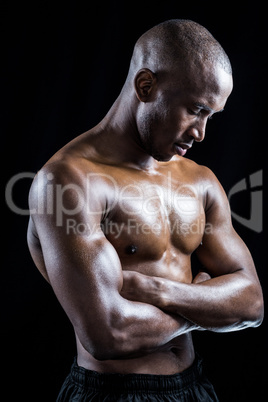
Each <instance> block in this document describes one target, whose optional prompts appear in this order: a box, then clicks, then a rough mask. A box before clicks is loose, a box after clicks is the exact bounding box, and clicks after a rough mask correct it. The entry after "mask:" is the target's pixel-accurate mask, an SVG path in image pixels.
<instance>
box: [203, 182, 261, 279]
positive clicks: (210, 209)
mask: <svg viewBox="0 0 268 402" xmlns="http://www.w3.org/2000/svg"><path fill="white" fill-rule="evenodd" d="M197 256H198V258H199V260H200V261H201V263H202V264H203V265H204V266H205V268H206V269H207V271H208V273H209V274H210V275H212V276H213V277H216V276H220V275H224V274H229V273H233V272H236V271H239V270H244V272H245V273H246V274H248V275H250V276H251V275H255V267H254V263H253V260H252V257H251V254H250V252H249V250H248V248H247V246H246V245H245V243H244V242H243V240H242V239H241V238H240V236H239V235H238V234H237V233H236V231H235V230H234V228H233V225H232V220H231V212H230V206H229V202H228V199H227V196H226V194H225V192H224V190H223V188H222V186H221V185H220V183H219V182H218V180H217V179H216V177H215V176H214V175H213V174H212V181H211V184H210V186H208V193H207V202H206V229H205V233H204V236H203V239H202V245H200V246H199V248H198V249H197Z"/></svg>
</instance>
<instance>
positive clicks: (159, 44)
mask: <svg viewBox="0 0 268 402" xmlns="http://www.w3.org/2000/svg"><path fill="white" fill-rule="evenodd" d="M190 64H191V65H192V66H193V65H194V66H196V67H198V66H200V65H204V64H208V65H213V64H214V65H215V64H219V65H220V67H221V68H222V69H223V70H224V71H225V72H227V73H229V74H231V73H232V68H231V64H230V60H229V58H228V56H227V54H226V53H225V51H224V50H223V48H222V46H221V45H220V44H219V42H218V41H217V40H216V39H215V38H214V37H213V36H212V35H211V33H210V32H209V31H208V30H207V29H206V28H204V27H203V26H202V25H200V24H198V23H196V22H193V21H190V20H179V19H178V20H168V21H165V22H162V23H161V24H159V25H156V26H154V27H153V28H152V29H150V30H149V31H147V32H145V33H144V34H143V35H142V36H141V37H140V38H139V39H138V41H137V42H136V45H135V47H134V52H133V56H132V59H131V64H130V75H131V76H133V75H135V74H136V73H137V71H138V70H139V69H141V68H148V69H150V70H151V71H152V72H154V73H158V74H160V73H161V72H163V73H164V72H169V71H170V70H171V68H172V67H176V68H178V67H179V68H180V69H184V70H185V69H186V70H187V68H188V67H189V65H190Z"/></svg>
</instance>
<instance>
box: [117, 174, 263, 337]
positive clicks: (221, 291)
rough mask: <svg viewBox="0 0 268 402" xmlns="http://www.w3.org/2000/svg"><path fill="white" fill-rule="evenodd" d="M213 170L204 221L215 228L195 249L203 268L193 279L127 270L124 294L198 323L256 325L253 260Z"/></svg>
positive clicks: (220, 327) (258, 310)
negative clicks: (158, 275) (177, 280)
mask: <svg viewBox="0 0 268 402" xmlns="http://www.w3.org/2000/svg"><path fill="white" fill-rule="evenodd" d="M210 176H212V177H210V180H211V183H213V186H209V187H208V193H207V203H206V221H207V223H208V224H210V227H211V228H212V230H210V231H208V233H207V234H204V237H203V240H202V245H200V246H199V248H198V249H197V250H196V253H197V256H198V258H199V260H200V262H201V263H202V265H203V266H204V272H200V273H199V274H198V275H197V277H196V278H194V280H193V283H190V284H188V283H180V282H175V281H170V280H168V279H164V278H158V277H149V276H145V275H142V274H139V273H137V272H124V273H123V275H124V285H123V289H122V292H121V294H122V295H123V296H124V297H126V298H128V299H129V300H138V301H141V302H144V303H150V304H152V305H154V306H157V307H159V308H160V309H162V310H163V311H166V312H172V313H174V314H177V315H180V316H181V317H184V318H185V319H186V320H189V321H190V322H192V323H194V324H195V325H196V326H198V327H200V329H201V328H202V329H207V330H211V331H216V332H230V331H236V330H240V329H243V328H246V327H250V326H258V325H260V323H261V322H262V319H263V296H262V290H261V286H260V283H259V280H258V277H257V274H256V270H255V266H254V262H253V260H252V257H251V254H250V252H249V250H248V248H247V247H246V245H245V243H244V242H243V241H242V240H241V238H240V237H239V236H238V234H237V233H236V232H235V230H234V229H233V226H232V223H231V214H230V211H229V203H228V200H227V198H226V195H225V193H224V191H223V189H222V187H221V186H220V184H219V182H218V181H217V179H216V178H215V176H214V175H213V174H212V173H211V172H210ZM211 190H213V191H211Z"/></svg>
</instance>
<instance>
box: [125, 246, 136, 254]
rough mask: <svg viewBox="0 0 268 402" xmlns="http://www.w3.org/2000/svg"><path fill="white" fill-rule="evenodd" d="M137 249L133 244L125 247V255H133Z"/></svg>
mask: <svg viewBox="0 0 268 402" xmlns="http://www.w3.org/2000/svg"><path fill="white" fill-rule="evenodd" d="M137 249H138V247H137V246H135V245H134V244H131V245H130V246H127V247H126V253H127V254H135V253H136V251H137Z"/></svg>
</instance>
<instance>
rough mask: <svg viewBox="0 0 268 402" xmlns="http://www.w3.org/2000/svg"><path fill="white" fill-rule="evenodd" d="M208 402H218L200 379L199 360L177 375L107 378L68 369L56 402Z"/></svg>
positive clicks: (104, 374) (90, 372)
mask: <svg viewBox="0 0 268 402" xmlns="http://www.w3.org/2000/svg"><path fill="white" fill-rule="evenodd" d="M67 401H68V402H69V401H72V402H78V401H79V402H89V401H94V402H110V401H112V402H116V401H120V402H129V401H133V402H149V401H152V402H160V401H165V402H175V401H181V402H189V401H191V402H193V401H195V402H210V401H214V402H215V401H218V398H217V396H216V394H215V391H214V388H213V386H212V385H211V383H210V382H209V381H208V379H207V378H206V377H205V376H204V374H203V370H202V360H201V359H200V358H199V357H198V358H196V360H195V362H194V364H193V365H192V366H191V367H189V368H188V369H186V370H185V371H183V372H182V373H179V374H174V375H151V374H108V373H97V372H96V371H91V370H86V369H85V368H83V367H80V366H78V365H77V363H76V361H75V362H74V364H73V365H72V368H71V372H70V374H69V375H68V377H67V378H66V380H65V382H64V384H63V386H62V388H61V391H60V394H59V396H58V398H57V402H67Z"/></svg>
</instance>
